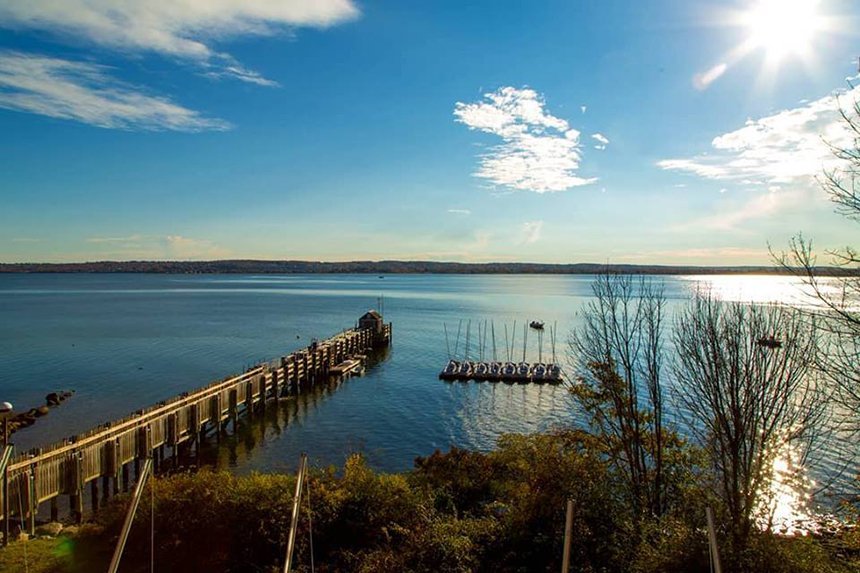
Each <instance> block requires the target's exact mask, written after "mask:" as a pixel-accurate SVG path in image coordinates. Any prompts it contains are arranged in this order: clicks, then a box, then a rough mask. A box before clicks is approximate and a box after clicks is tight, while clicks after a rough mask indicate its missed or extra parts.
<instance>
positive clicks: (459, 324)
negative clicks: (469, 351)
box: [454, 318, 463, 359]
mask: <svg viewBox="0 0 860 573" xmlns="http://www.w3.org/2000/svg"><path fill="white" fill-rule="evenodd" d="M462 326H463V319H462V318H461V319H460V321H459V322H457V341H456V342H454V358H455V359H456V358H457V350H458V349H459V348H460V328H461V327H462Z"/></svg>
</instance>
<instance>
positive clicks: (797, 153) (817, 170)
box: [657, 86, 860, 185]
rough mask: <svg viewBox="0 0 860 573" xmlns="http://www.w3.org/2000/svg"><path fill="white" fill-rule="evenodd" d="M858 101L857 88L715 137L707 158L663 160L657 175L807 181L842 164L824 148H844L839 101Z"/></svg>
mask: <svg viewBox="0 0 860 573" xmlns="http://www.w3.org/2000/svg"><path fill="white" fill-rule="evenodd" d="M842 96H844V98H845V101H849V102H850V101H855V100H857V99H858V98H860V86H858V87H856V88H853V89H851V90H849V91H846V90H842V91H841V92H840V93H839V94H835V95H829V96H826V97H823V98H820V99H817V100H815V101H811V102H807V103H805V104H804V105H801V106H799V107H795V108H793V109H788V110H784V111H781V112H779V113H776V114H773V115H770V116H767V117H763V118H760V119H755V120H753V119H750V120H748V121H747V122H746V125H744V127H742V128H740V129H737V130H734V131H731V132H728V133H725V134H723V135H720V136H717V137H715V138H714V139H713V141H711V147H712V148H713V151H712V153H702V154H699V155H696V156H693V157H686V158H674V159H665V160H662V161H659V162H658V163H657V165H658V166H659V167H661V168H662V169H667V170H672V171H682V172H686V173H692V174H694V175H698V176H699V177H703V178H705V179H713V180H731V181H739V182H743V183H747V184H750V183H751V184H759V185H770V184H784V183H791V182H796V181H799V180H807V181H808V180H810V179H812V178H814V177H815V176H817V175H819V174H821V172H822V170H824V169H838V168H840V167H841V166H842V165H843V163H842V161H841V160H839V159H837V158H836V157H834V155H833V151H832V149H831V147H830V145H834V146H836V147H845V146H850V145H851V144H852V143H853V141H852V139H851V138H852V135H851V131H850V130H849V129H848V127H847V126H846V125H845V121H844V119H843V118H842V117H841V115H840V112H839V109H840V107H839V97H842Z"/></svg>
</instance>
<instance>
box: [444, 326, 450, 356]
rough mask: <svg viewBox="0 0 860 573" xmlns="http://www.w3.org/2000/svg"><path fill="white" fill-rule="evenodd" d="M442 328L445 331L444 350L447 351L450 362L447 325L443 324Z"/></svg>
mask: <svg viewBox="0 0 860 573" xmlns="http://www.w3.org/2000/svg"><path fill="white" fill-rule="evenodd" d="M442 328H444V329H445V348H446V349H448V360H451V343H450V342H448V325H447V324H445V323H444V322H443V323H442Z"/></svg>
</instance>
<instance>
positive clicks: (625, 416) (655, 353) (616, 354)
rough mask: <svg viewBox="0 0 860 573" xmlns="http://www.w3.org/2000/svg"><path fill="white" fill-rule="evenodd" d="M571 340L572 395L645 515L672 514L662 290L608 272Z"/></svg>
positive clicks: (644, 281) (598, 283)
mask: <svg viewBox="0 0 860 573" xmlns="http://www.w3.org/2000/svg"><path fill="white" fill-rule="evenodd" d="M592 291H593V293H594V300H593V301H592V302H590V303H588V305H587V306H586V308H585V310H584V312H583V323H582V326H581V327H579V328H577V329H575V330H574V331H573V332H572V333H571V337H570V351H571V357H572V359H573V362H574V364H575V365H576V366H575V368H576V371H577V376H578V384H575V385H574V386H573V389H572V392H573V394H574V395H575V397H576V399H577V400H578V402H579V403H580V404H581V406H582V407H583V409H584V410H585V412H586V413H587V414H588V415H589V416H590V423H591V425H592V427H593V428H595V429H596V430H597V432H596V435H597V436H598V437H600V438H602V439H604V440H605V444H604V445H605V449H606V451H607V452H609V453H610V455H611V457H612V461H613V462H614V463H615V465H616V467H618V468H619V469H620V470H621V472H622V474H623V475H624V476H625V479H626V481H627V483H628V484H629V490H630V493H631V498H632V500H633V503H634V505H635V506H636V508H637V510H638V513H639V515H644V514H646V513H651V514H652V515H662V514H663V513H664V512H665V510H666V501H667V496H666V487H667V484H666V480H665V476H664V448H665V430H664V426H663V387H662V374H663V338H662V333H663V326H664V325H663V323H664V317H665V306H666V299H665V296H664V294H663V288H662V284H656V283H654V282H653V281H652V280H651V279H647V278H640V279H639V280H634V279H633V277H631V276H630V275H617V274H610V273H608V272H607V273H604V274H601V275H599V276H598V277H597V279H596V280H595V282H594V284H593V285H592Z"/></svg>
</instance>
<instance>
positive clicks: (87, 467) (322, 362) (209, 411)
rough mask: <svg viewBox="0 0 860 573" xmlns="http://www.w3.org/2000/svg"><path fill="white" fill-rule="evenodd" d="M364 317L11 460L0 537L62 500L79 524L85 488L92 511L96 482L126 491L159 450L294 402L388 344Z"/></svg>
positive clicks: (385, 334) (383, 329) (383, 331)
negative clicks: (283, 400)
mask: <svg viewBox="0 0 860 573" xmlns="http://www.w3.org/2000/svg"><path fill="white" fill-rule="evenodd" d="M372 315H373V316H371V313H368V315H365V316H364V317H362V319H361V320H360V322H359V326H358V327H357V328H353V329H349V330H345V331H343V332H342V333H340V334H337V335H335V336H333V337H331V338H328V339H326V340H323V341H319V342H314V343H312V344H311V345H310V346H308V347H307V348H304V349H302V350H298V351H296V352H293V353H291V354H288V355H286V356H283V357H281V358H279V359H276V360H273V361H271V362H268V363H263V364H259V365H257V366H254V367H252V368H250V369H248V370H247V371H246V372H244V373H242V374H239V375H237V376H232V377H230V378H226V379H224V380H221V381H217V382H213V383H212V384H209V385H208V386H205V387H203V388H200V389H197V390H194V391H192V392H186V393H183V394H182V395H180V396H176V397H174V398H171V399H169V400H166V401H164V402H160V403H158V404H156V405H155V406H151V407H149V408H146V409H144V410H139V411H137V412H135V413H134V414H132V415H131V416H128V417H126V418H123V419H121V420H116V421H113V422H109V423H107V424H103V425H101V426H99V427H96V428H94V429H92V430H90V431H88V432H85V433H83V434H79V435H77V436H74V437H72V438H70V439H68V440H64V441H61V442H58V443H55V444H53V445H50V446H48V447H44V448H40V449H37V450H32V451H30V452H26V453H24V454H20V455H18V456H17V457H14V458H12V459H11V460H10V461H9V462H8V463H7V464H6V467H5V468H2V467H0V472H2V477H3V487H2V489H0V501H2V505H0V507H2V512H0V513H2V515H0V519H2V522H3V529H4V531H5V532H6V533H7V535H8V531H9V525H10V522H11V521H13V518H14V521H15V522H16V523H17V522H18V520H22V521H24V522H25V523H26V527H25V531H26V530H29V531H30V532H31V533H32V531H33V530H34V529H35V521H36V515H37V514H38V512H39V509H40V506H41V504H44V503H48V502H50V516H51V519H52V520H56V519H57V518H58V513H59V507H58V498H59V497H60V496H68V498H69V506H68V507H69V512H70V514H71V516H72V518H73V519H74V520H75V521H77V522H80V521H81V520H82V519H83V514H84V491H85V487H86V486H87V485H89V486H90V489H91V491H92V496H93V499H92V503H91V507H92V508H93V509H97V507H98V499H99V498H98V482H99V478H102V487H103V490H104V491H103V493H104V494H107V493H108V491H109V489H108V488H110V487H111V486H112V489H113V492H114V493H117V492H121V491H127V490H128V489H129V487H130V484H131V482H133V480H134V479H136V476H137V475H138V474H139V471H140V467H141V465H142V463H143V461H144V460H146V459H148V458H152V459H153V461H154V463H155V468H156V470H158V468H159V466H160V465H161V464H163V463H164V459H165V447H170V448H171V451H170V456H173V457H176V456H177V455H178V452H179V451H180V446H182V445H183V444H184V445H185V446H186V447H188V446H191V445H194V446H195V447H197V448H199V446H200V441H201V440H203V439H204V438H205V436H206V434H207V433H208V432H210V431H214V433H215V435H216V437H218V438H220V434H221V431H222V429H223V428H224V427H225V426H226V425H227V423H229V422H230V421H233V423H234V428H235V423H236V419H237V417H239V416H253V415H254V411H255V409H262V408H265V405H266V402H268V401H271V400H276V399H278V398H280V397H282V396H289V395H298V394H299V393H301V392H302V391H303V390H305V389H308V388H311V387H313V386H314V385H316V384H317V383H318V382H327V381H328V380H329V377H330V376H336V375H339V374H340V373H341V371H342V370H343V366H341V368H337V367H338V366H339V365H343V363H344V362H346V361H347V360H353V359H354V357H356V356H358V355H362V354H366V353H368V352H370V351H373V350H376V349H380V348H383V347H385V346H388V345H389V344H390V341H391V332H392V327H391V324H390V323H389V324H384V323H383V322H382V317H381V316H379V315H378V314H376V313H372ZM368 318H369V319H370V321H369V322H368ZM374 321H375V322H374ZM0 461H2V460H0Z"/></svg>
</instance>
